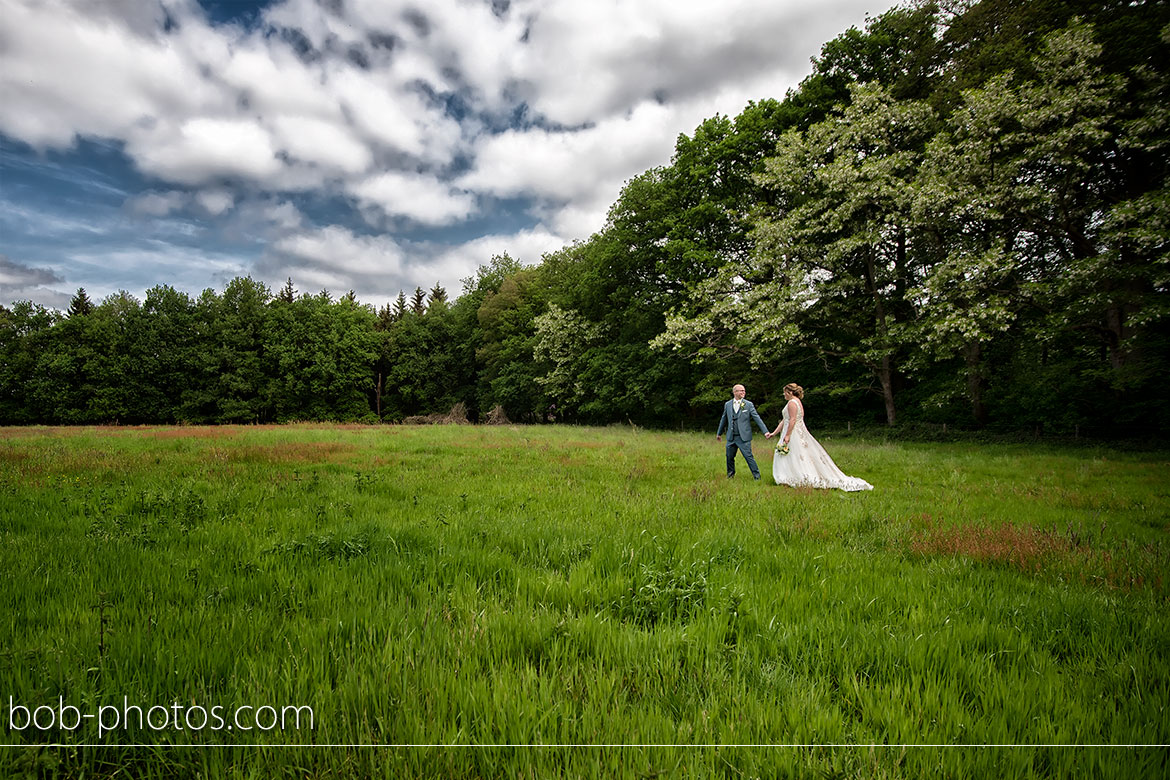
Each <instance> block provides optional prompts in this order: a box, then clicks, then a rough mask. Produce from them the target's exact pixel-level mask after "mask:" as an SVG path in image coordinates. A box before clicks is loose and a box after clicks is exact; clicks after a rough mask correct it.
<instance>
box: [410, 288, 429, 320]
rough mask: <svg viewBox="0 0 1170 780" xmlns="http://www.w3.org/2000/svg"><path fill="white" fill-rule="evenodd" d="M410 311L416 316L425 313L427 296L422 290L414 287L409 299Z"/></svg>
mask: <svg viewBox="0 0 1170 780" xmlns="http://www.w3.org/2000/svg"><path fill="white" fill-rule="evenodd" d="M410 310H411V311H413V312H414V313H415V314H417V315H418V316H420V317H421V316H422V315H424V314H426V312H427V294H426V293H425V292H423V288H421V287H415V288H414V295H413V296H411V299H410Z"/></svg>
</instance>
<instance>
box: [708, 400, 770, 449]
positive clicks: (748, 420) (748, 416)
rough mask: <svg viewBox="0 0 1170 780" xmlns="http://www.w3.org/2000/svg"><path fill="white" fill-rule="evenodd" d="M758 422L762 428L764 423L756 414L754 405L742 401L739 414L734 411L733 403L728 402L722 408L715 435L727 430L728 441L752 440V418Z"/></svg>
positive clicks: (732, 401)
mask: <svg viewBox="0 0 1170 780" xmlns="http://www.w3.org/2000/svg"><path fill="white" fill-rule="evenodd" d="M753 417H754V418H755V419H756V420H758V421H759V426H760V428H764V422H763V420H761V419H760V415H759V413H758V412H756V407H755V404H753V403H752V402H751V401H748V400H747V399H744V400H743V402H742V404H741V406H740V408H739V412H738V413H737V412H736V411H735V401H734V400H731V401H728V402H727V403H726V404H725V405H724V406H723V418H722V419H721V420H720V421H719V431H718V433H717V434H716V435H718V434H719V433H722V432H723V429H724V428H725V427H726V428H727V438H728V439H733V438H734V439H739V440H740V441H751V440H752V418H753Z"/></svg>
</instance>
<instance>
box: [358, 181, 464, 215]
mask: <svg viewBox="0 0 1170 780" xmlns="http://www.w3.org/2000/svg"><path fill="white" fill-rule="evenodd" d="M350 192H351V193H352V194H354V195H356V196H357V197H358V198H359V199H360V200H361V202H362V203H363V204H366V205H373V206H376V207H378V208H379V209H380V210H381V211H382V212H384V213H385V214H386V215H387V216H390V217H407V218H409V219H412V220H414V221H416V222H420V223H422V224H426V225H446V224H449V223H451V222H457V221H459V220H462V219H466V218H467V217H468V216H470V214H471V213H472V211H473V209H474V208H475V198H474V197H472V196H471V195H469V194H468V193H466V192H461V191H459V190H456V189H454V188H453V187H451V186H450V185H446V184H443V183H442V182H440V181H438V180H436V179H435V178H434V177H431V176H423V175H420V174H409V173H401V172H397V171H391V172H387V173H382V174H379V175H377V176H373V177H370V178H369V179H366V180H364V181H361V182H357V183H355V184H354V185H353V186H352V187H350Z"/></svg>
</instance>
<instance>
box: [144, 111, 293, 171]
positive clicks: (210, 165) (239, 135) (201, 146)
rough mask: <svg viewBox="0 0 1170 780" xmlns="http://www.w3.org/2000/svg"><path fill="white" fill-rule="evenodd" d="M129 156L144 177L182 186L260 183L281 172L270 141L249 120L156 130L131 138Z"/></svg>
mask: <svg viewBox="0 0 1170 780" xmlns="http://www.w3.org/2000/svg"><path fill="white" fill-rule="evenodd" d="M127 150H128V151H129V152H130V154H131V155H132V156H133V157H134V159H135V160H136V161H137V163H138V165H139V167H141V168H142V170H143V171H145V172H147V173H150V174H153V175H155V176H158V177H160V178H162V179H165V180H167V181H173V182H178V183H180V184H193V185H198V184H204V183H207V182H214V181H218V180H220V179H223V178H225V177H227V178H244V179H263V178H267V177H271V176H274V175H275V174H277V173H278V172H279V171H280V168H281V163H280V161H279V160H277V158H276V150H275V149H274V147H273V143H272V137H271V136H270V135H269V134H268V133H267V132H266V131H265V130H264V128H262V127H260V126H259V125H258V124H257V123H256V122H254V121H251V120H248V119H218V118H204V117H198V118H195V119H190V120H188V121H186V122H184V123H182V124H181V125H179V126H178V127H172V126H169V125H160V126H155V127H152V128H150V129H148V130H143V131H140V132H136V133H134V134H133V135H132V136H131V138H130V141H129V143H128V144H127Z"/></svg>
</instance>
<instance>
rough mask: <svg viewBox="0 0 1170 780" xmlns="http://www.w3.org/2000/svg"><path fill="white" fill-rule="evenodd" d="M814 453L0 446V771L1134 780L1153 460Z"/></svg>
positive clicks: (406, 441)
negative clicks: (810, 476)
mask: <svg viewBox="0 0 1170 780" xmlns="http://www.w3.org/2000/svg"><path fill="white" fill-rule="evenodd" d="M817 433H818V432H817V431H815V430H814V434H817ZM821 438H822V442H823V443H824V444H825V445H826V447H827V448H828V450H829V452H830V453H831V454H832V455H833V457H834V459H835V460H836V461H837V463H838V465H840V466H841V467H842V469H843V470H844V471H845V472H846V473H848V474H852V475H855V476H860V477H863V478H865V479H867V480H868V481H869V482H871V483H873V484H874V485H875V486H876V490H874V491H873V492H869V493H860V494H846V493H842V492H839V491H831V492H826V491H814V490H793V489H789V488H784V487H778V486H776V485H773V484H771V483H770V481H769V480H768V479H767V478H766V477H765V480H764V481H762V482H759V483H757V482H753V481H752V480H751V478H750V474H748V473H747V469H746V467H744V466H743V464H742V461H741V462H740V468H739V472H740V473H739V475H738V476H737V478H736V479H734V480H727V479H726V478H725V477H724V474H723V447H722V445H720V444H717V443H716V442H715V439H714V436H712V435H710V434H698V433H682V432H654V431H645V430H639V429H633V428H630V427H611V428H576V427H563V426H543V427H523V426H502V427H491V426H466V425H464V426H431V427H427V426H328V425H289V426H271V427H265V426H258V427H246V426H244V427H144V428H125V427H122V428H119V427H111V428H8V429H0V578H2V586H0V626H2V627H3V636H4V640H3V646H2V647H0V698H2V701H0V717H3V735H2V738H3V741H4V742H5V743H6V744H7V746H6V747H3V748H0V776H5V777H9V776H11V777H24V776H28V777H95V776H96V777H101V776H118V777H188V776H206V777H285V776H287V777H309V778H326V777H329V778H333V777H338V778H340V777H365V776H369V777H388V778H390V777H451V778H477V777H510V778H521V777H523V778H532V777H535V778H545V777H590V778H612V777H630V778H645V777H649V778H654V777H677V778H683V777H686V778H691V777H726V778H741V777H832V778H848V777H887V778H926V777H931V778H933V777H940V776H945V777H971V778H982V777H986V776H989V775H993V774H994V775H996V776H999V777H1002V778H1031V777H1038V778H1042V777H1067V776H1085V777H1119V778H1142V777H1157V776H1165V773H1166V772H1167V771H1168V769H1167V760H1168V753H1167V750H1166V748H1164V747H1158V746H1160V745H1165V744H1166V743H1168V742H1170V711H1168V706H1170V662H1168V661H1167V659H1168V658H1170V612H1168V610H1167V601H1168V594H1170V582H1168V581H1167V573H1168V572H1170V567H1168V564H1170V545H1168V543H1167V542H1168V531H1170V479H1167V475H1168V474H1170V456H1168V455H1167V454H1166V453H1165V452H1125V451H1119V450H1116V449H1112V448H1109V447H1106V446H1102V445H1085V446H1080V447H1075V448H1074V447H1068V446H1054V445H1045V444H1026V443H1016V444H1000V445H985V446H974V445H972V444H962V443H958V444H956V443H950V444H947V443H912V442H896V443H890V442H886V441H883V440H881V439H878V438H874V437H828V436H822V437H821ZM755 450H756V455H757V460H758V461H759V463H760V467H761V469H762V470H763V471H764V472H765V475H768V474H770V468H771V457H772V450H771V446H770V444H769V443H766V442H765V441H764V440H763V439H762V438H757V440H756V447H755ZM135 706H137V707H140V708H141V710H142V711H149V710H150V708H151V707H159V708H162V711H161V712H159V711H155V712H153V713H148V714H153V720H151V718H150V717H148V718H147V719H146V722H145V723H143V722H142V721H141V719H140V718H139V716H138V715H137V713H135V712H134V710H133V709H132V708H133V707H135ZM296 706H307V707H310V708H311V709H312V713H311V720H312V723H311V727H310V725H309V724H308V723H307V722H305V720H304V719H302V720H301V721H300V722H298V723H295V724H292V725H290V724H289V723H288V722H286V723H284V724H282V725H283V727H278V725H277V715H278V714H281V715H282V714H283V712H284V710H283V708H286V707H296ZM22 707H23V708H25V709H24V711H22V710H21V709H20V708H22ZM38 707H40V708H41V709H40V710H39V712H38V711H37V708H38ZM214 707H222V708H223V709H222V713H223V714H225V715H227V716H228V717H227V718H225V722H224V724H217V723H216V722H215V719H214V718H206V717H204V719H203V720H204V722H203V723H202V724H200V716H199V712H200V711H202V712H203V713H205V714H206V713H208V712H210V711H211V710H212V708H214ZM240 707H250V708H251V709H250V710H248V714H249V717H251V718H252V720H248V719H247V718H245V720H244V722H243V724H241V725H240V727H239V728H227V726H229V725H231V724H232V721H231V719H230V718H231V715H232V714H234V713H236V712H237V711H238V708H240ZM26 713H27V716H26ZM300 714H302V715H306V716H307V714H308V713H307V712H306V711H302V713H300ZM99 715H102V716H103V717H104V718H105V719H104V720H103V717H98V716H99ZM114 715H117V716H118V719H119V721H120V722H119V723H118V724H116V725H114V724H113V723H112V721H113V716H114ZM164 715H165V716H166V718H167V721H166V723H165V725H164V726H163V727H161V728H156V726H159V725H160V724H163V716H164ZM50 716H52V717H51V720H52V723H50V722H49V721H50ZM261 716H262V719H261ZM14 717H15V721H14V720H13V719H14ZM32 718H38V720H37V721H36V723H35V724H34V723H32V722H30V719H32ZM73 721H76V722H77V725H76V726H73ZM235 723H237V724H240V721H239V720H236V721H235ZM269 723H272V724H273V725H272V727H271V728H268V726H269ZM216 725H223V726H224V727H223V728H215V726H216ZM22 726H23V727H22ZM39 726H48V728H40V727H39ZM246 726H250V728H246ZM103 727H104V728H103ZM338 745H345V746H349V747H336V746H338ZM569 746H572V747H569ZM986 746H992V747H986Z"/></svg>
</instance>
